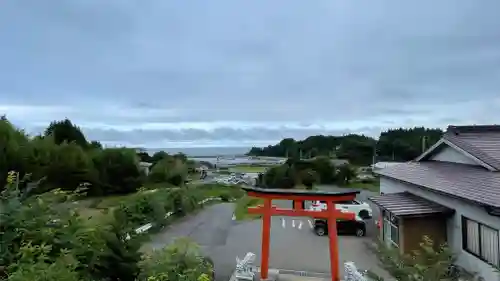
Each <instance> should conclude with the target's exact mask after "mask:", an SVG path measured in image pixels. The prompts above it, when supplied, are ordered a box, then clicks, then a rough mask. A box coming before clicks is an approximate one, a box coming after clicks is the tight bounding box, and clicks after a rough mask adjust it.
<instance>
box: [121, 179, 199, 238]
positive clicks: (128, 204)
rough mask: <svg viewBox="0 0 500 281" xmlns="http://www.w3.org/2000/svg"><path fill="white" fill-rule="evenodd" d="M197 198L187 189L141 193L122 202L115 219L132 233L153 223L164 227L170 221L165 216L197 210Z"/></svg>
mask: <svg viewBox="0 0 500 281" xmlns="http://www.w3.org/2000/svg"><path fill="white" fill-rule="evenodd" d="M197 202H198V201H197V198H196V197H195V195H194V194H192V192H189V190H186V189H180V188H175V189H174V188H173V189H160V190H156V191H155V192H147V191H146V192H139V193H137V194H136V195H134V196H132V197H130V198H128V199H127V200H126V201H124V202H121V204H120V205H119V207H118V208H117V209H116V210H115V211H114V212H115V213H114V215H115V218H116V219H117V221H118V222H119V223H120V224H121V225H122V228H124V229H126V230H127V231H129V232H131V231H133V230H134V229H136V228H137V227H139V226H140V225H144V224H146V223H150V222H151V223H153V224H154V225H156V226H158V227H162V226H164V225H165V223H166V222H167V221H168V219H167V218H165V215H166V214H167V213H169V212H172V213H175V214H176V215H178V216H182V215H184V214H187V213H189V212H191V211H193V210H195V209H196V208H197V207H198V205H197Z"/></svg>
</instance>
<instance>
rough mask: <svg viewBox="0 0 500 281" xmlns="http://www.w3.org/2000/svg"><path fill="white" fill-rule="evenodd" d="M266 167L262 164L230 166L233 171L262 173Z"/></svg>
mask: <svg viewBox="0 0 500 281" xmlns="http://www.w3.org/2000/svg"><path fill="white" fill-rule="evenodd" d="M267 168H268V167H263V166H250V165H237V166H234V167H231V168H230V171H231V172H233V173H264V172H265V171H266V170H267Z"/></svg>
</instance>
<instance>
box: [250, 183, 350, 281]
mask: <svg viewBox="0 0 500 281" xmlns="http://www.w3.org/2000/svg"><path fill="white" fill-rule="evenodd" d="M243 190H245V191H246V192H247V194H248V195H249V196H252V197H258V198H262V199H264V205H261V206H257V207H249V208H248V213H249V214H260V215H262V257H261V266H260V276H261V279H262V280H267V278H268V271H269V242H270V237H271V216H293V217H313V218H321V219H327V220H328V235H329V240H330V268H331V275H332V281H339V280H340V279H339V254H338V244H337V219H347V220H354V219H355V214H354V213H346V212H341V211H339V210H337V209H335V202H339V201H349V200H354V199H355V198H356V194H358V193H359V191H353V192H323V191H311V190H296V189H292V190H290V189H263V188H254V187H243ZM272 200H293V209H283V208H277V207H275V206H273V205H272ZM316 200H319V201H326V204H327V209H326V210H323V211H311V210H304V208H303V207H304V201H316Z"/></svg>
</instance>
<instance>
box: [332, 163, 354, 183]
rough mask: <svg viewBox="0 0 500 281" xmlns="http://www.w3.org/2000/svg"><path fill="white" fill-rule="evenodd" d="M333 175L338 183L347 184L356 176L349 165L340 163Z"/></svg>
mask: <svg viewBox="0 0 500 281" xmlns="http://www.w3.org/2000/svg"><path fill="white" fill-rule="evenodd" d="M335 177H336V180H337V183H338V184H341V185H347V184H349V183H350V182H351V180H352V179H354V178H356V171H355V170H354V169H353V168H352V167H351V166H350V165H347V164H345V165H340V166H339V167H338V169H337V174H336V176H335Z"/></svg>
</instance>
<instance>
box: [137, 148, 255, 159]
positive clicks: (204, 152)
mask: <svg viewBox="0 0 500 281" xmlns="http://www.w3.org/2000/svg"><path fill="white" fill-rule="evenodd" d="M250 148H251V147H185V148H147V149H145V151H146V152H148V153H149V154H150V155H153V154H154V153H155V152H158V151H161V150H163V151H165V152H167V153H168V154H175V153H179V152H180V153H184V154H186V155H187V156H190V157H200V156H201V157H209V156H236V155H244V154H245V153H247V152H248V151H249V150H250Z"/></svg>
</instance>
